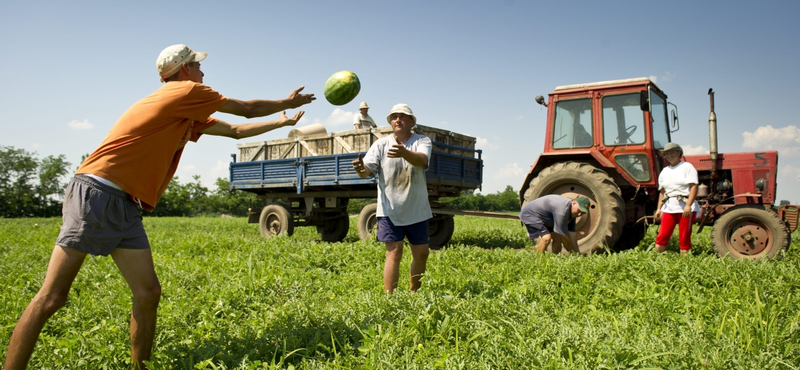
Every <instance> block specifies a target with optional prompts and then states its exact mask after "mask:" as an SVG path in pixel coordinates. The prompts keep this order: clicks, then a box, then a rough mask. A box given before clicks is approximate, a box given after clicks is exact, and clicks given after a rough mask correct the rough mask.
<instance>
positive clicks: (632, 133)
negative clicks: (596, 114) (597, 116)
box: [603, 93, 645, 146]
mask: <svg viewBox="0 0 800 370" xmlns="http://www.w3.org/2000/svg"><path fill="white" fill-rule="evenodd" d="M644 135H645V129H644V112H642V109H641V106H640V105H639V93H632V94H622V95H607V96H604V97H603V142H604V144H605V145H607V146H614V145H629V144H644V139H645V136H644Z"/></svg>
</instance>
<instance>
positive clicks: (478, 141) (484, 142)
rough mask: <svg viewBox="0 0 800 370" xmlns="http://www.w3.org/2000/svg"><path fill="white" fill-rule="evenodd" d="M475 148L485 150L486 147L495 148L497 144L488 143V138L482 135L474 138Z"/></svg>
mask: <svg viewBox="0 0 800 370" xmlns="http://www.w3.org/2000/svg"><path fill="white" fill-rule="evenodd" d="M475 148H476V149H482V150H486V149H497V148H498V146H497V144H494V143H491V144H490V143H489V139H486V138H482V137H476V138H475Z"/></svg>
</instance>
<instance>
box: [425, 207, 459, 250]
mask: <svg viewBox="0 0 800 370" xmlns="http://www.w3.org/2000/svg"><path fill="white" fill-rule="evenodd" d="M454 229H455V222H453V216H451V215H439V216H437V215H433V218H432V219H430V220H428V236H429V240H428V248H430V249H436V250H438V249H442V247H443V246H444V245H445V244H447V242H449V241H450V238H451V237H452V236H453V230H454Z"/></svg>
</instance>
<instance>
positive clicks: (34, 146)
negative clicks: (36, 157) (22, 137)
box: [31, 143, 42, 149]
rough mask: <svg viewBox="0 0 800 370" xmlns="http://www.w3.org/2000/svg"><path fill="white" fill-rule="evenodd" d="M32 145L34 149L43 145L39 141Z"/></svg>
mask: <svg viewBox="0 0 800 370" xmlns="http://www.w3.org/2000/svg"><path fill="white" fill-rule="evenodd" d="M31 147H32V148H33V149H39V148H41V147H42V144H39V143H33V145H31Z"/></svg>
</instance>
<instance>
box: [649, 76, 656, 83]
mask: <svg viewBox="0 0 800 370" xmlns="http://www.w3.org/2000/svg"><path fill="white" fill-rule="evenodd" d="M650 81H653V82H655V83H658V76H655V75H650Z"/></svg>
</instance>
